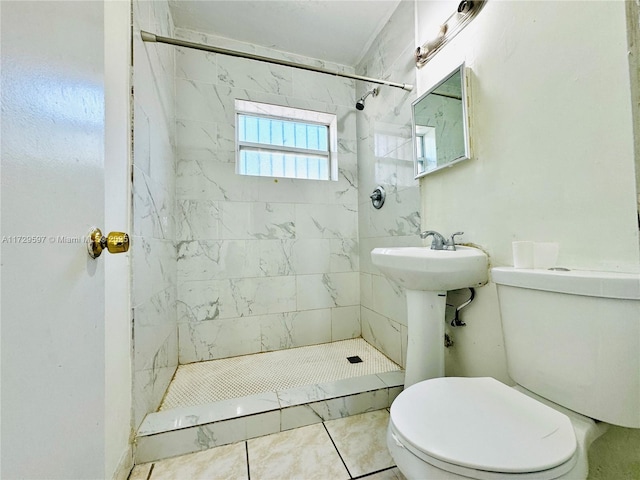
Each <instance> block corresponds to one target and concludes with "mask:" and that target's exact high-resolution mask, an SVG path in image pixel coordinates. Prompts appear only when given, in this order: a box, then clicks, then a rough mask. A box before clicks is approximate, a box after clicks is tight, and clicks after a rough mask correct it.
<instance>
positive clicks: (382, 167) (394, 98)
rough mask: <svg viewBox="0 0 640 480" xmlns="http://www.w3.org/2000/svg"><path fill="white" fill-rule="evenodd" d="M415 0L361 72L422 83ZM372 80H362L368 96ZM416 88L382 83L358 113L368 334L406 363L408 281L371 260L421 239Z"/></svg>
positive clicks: (403, 6) (401, 10)
mask: <svg viewBox="0 0 640 480" xmlns="http://www.w3.org/2000/svg"><path fill="white" fill-rule="evenodd" d="M414 42H415V39H414V6H413V2H400V4H399V6H398V8H397V9H396V11H395V13H394V14H393V16H392V17H391V18H390V20H389V22H388V23H387V25H386V26H385V27H384V28H383V30H382V31H381V33H380V35H378V37H377V38H376V40H375V41H374V43H373V44H372V46H371V48H370V49H369V51H368V52H367V54H366V55H365V57H364V58H363V60H362V61H361V62H360V64H359V65H358V66H357V67H356V73H358V74H360V75H366V76H370V77H377V78H388V79H390V80H393V81H396V82H403V83H410V84H415V81H416V74H415V64H414V63H413V52H414V50H415V45H414ZM371 87H372V86H371V85H365V84H360V85H358V90H357V94H358V96H361V95H362V94H364V93H365V91H366V89H368V88H371ZM415 98H416V94H415V91H414V92H406V91H404V90H400V89H396V88H391V87H381V89H380V94H379V95H378V96H377V97H375V98H372V97H369V99H367V102H366V108H365V109H364V110H363V111H362V112H360V113H359V115H360V116H359V117H358V126H357V127H358V152H359V164H358V184H359V187H360V193H359V198H358V201H359V204H358V221H359V230H360V289H361V292H360V303H361V323H362V336H363V337H364V339H365V340H367V341H368V342H369V343H370V344H372V345H374V346H375V347H376V348H378V349H379V350H381V351H382V352H384V353H385V354H386V355H387V356H388V357H389V358H391V359H392V360H394V361H395V362H397V363H399V364H401V365H403V366H404V361H405V356H406V353H405V352H406V340H407V308H406V300H405V293H404V290H403V288H402V287H401V286H400V285H398V284H396V283H395V282H392V281H390V280H388V279H387V278H386V277H384V276H383V275H382V274H381V273H380V272H379V271H378V270H377V269H376V268H375V267H374V266H373V265H372V264H371V257H370V252H371V250H372V249H373V248H375V247H385V246H419V245H421V244H422V242H421V240H420V238H419V233H420V221H421V220H420V187H419V183H418V181H417V180H415V179H414V173H413V156H412V144H411V102H413V101H414V100H415ZM378 185H381V186H382V187H384V189H385V190H386V192H387V198H386V202H385V204H384V206H383V207H382V209H380V210H376V209H374V208H373V206H372V205H371V201H370V199H369V195H370V194H371V192H372V191H373V189H374V188H375V187H376V186H378Z"/></svg>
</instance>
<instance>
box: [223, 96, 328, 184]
mask: <svg viewBox="0 0 640 480" xmlns="http://www.w3.org/2000/svg"><path fill="white" fill-rule="evenodd" d="M261 106H262V108H263V109H264V110H263V111H264V112H265V116H261V114H250V113H240V112H238V114H237V126H236V127H237V142H238V143H237V152H238V153H237V163H238V165H237V171H238V173H239V174H242V175H257V176H275V177H285V178H307V179H313V180H329V179H331V172H332V171H333V170H334V169H335V167H334V168H332V167H331V162H332V161H333V160H332V158H335V157H334V156H335V153H333V154H332V153H331V152H330V151H329V144H330V138H329V136H330V135H334V134H335V116H332V115H328V114H324V113H320V112H306V111H304V110H296V109H291V108H288V107H277V106H272V107H273V108H274V110H273V111H272V112H270V111H269V108H268V107H270V105H265V104H261ZM265 107H267V108H265ZM278 108H280V109H282V108H286V109H288V110H290V111H292V114H291V115H292V116H295V118H296V120H293V119H288V118H283V117H280V116H279V115H282V113H281V112H282V110H277V109H278ZM307 113H308V115H306V114H307ZM271 114H273V115H274V116H268V115H271ZM305 117H308V118H309V119H310V120H311V121H306V120H304V118H305ZM318 119H322V120H320V121H326V122H327V123H326V124H320V123H316V122H317V121H318ZM330 126H331V127H330ZM314 152H318V154H317V155H316V154H315V153H314Z"/></svg>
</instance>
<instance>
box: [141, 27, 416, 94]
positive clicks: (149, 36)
mask: <svg viewBox="0 0 640 480" xmlns="http://www.w3.org/2000/svg"><path fill="white" fill-rule="evenodd" d="M140 36H141V37H142V41H144V42H157V43H166V44H168V45H175V46H177V47H186V48H194V49H196V50H204V51H205V52H213V53H220V54H222V55H231V56H232V57H240V58H248V59H249V60H257V61H259V62H267V63H275V64H276V65H284V66H285V67H293V68H299V69H301V70H309V71H312V72H318V73H324V74H327V75H334V76H336V77H344V78H350V79H353V80H362V81H364V82H371V83H377V84H379V85H388V86H390V87H396V88H401V89H402V90H407V91H408V92H410V91H411V90H413V85H410V84H407V83H395V82H389V81H387V80H379V79H377V78H369V77H363V76H361V75H353V74H350V73H341V72H334V71H331V70H326V69H324V68H320V67H313V66H311V65H303V64H301V63H295V62H289V61H287V60H278V59H277V58H270V57H263V56H260V55H254V54H252V53H245V52H239V51H237V50H228V49H226V48H219V47H212V46H209V45H203V44H201V43H193V42H187V41H185V40H178V39H176V38H170V37H163V36H160V35H156V34H154V33H149V32H144V31H140Z"/></svg>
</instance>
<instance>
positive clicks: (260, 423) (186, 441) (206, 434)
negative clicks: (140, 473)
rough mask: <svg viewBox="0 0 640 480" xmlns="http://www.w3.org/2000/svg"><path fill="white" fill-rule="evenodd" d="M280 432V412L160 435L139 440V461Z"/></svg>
mask: <svg viewBox="0 0 640 480" xmlns="http://www.w3.org/2000/svg"><path fill="white" fill-rule="evenodd" d="M279 430H280V412H277V411H273V412H266V413H259V414H256V415H249V416H246V417H238V418H234V419H231V420H225V421H222V422H215V423H210V424H207V425H200V426H195V427H189V428H182V429H180V430H173V431H171V432H166V433H161V434H157V435H148V436H145V437H138V440H137V442H138V447H137V449H136V453H135V455H136V462H138V463H143V462H152V461H155V460H158V459H160V458H168V457H173V456H176V455H182V454H186V453H193V452H197V451H200V450H207V449H209V448H213V447H219V446H221V445H228V444H231V443H236V442H240V441H242V440H246V439H247V438H255V437H261V436H263V435H269V434H271V433H275V432H278V431H279Z"/></svg>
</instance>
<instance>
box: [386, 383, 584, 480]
mask: <svg viewBox="0 0 640 480" xmlns="http://www.w3.org/2000/svg"><path fill="white" fill-rule="evenodd" d="M390 433H391V434H392V437H393V439H394V441H395V442H396V443H397V444H398V445H399V446H402V447H404V448H406V449H408V450H409V451H411V452H412V453H413V454H414V455H416V456H418V457H419V458H421V459H422V460H423V461H425V462H428V463H430V464H432V465H435V466H437V467H439V468H442V469H445V470H448V471H451V472H453V473H458V474H462V475H464V474H467V475H469V476H473V477H475V478H500V477H502V476H503V475H506V476H508V477H510V476H512V475H513V474H517V476H518V477H519V478H526V477H529V476H530V475H527V474H533V475H531V476H534V477H535V478H536V479H543V478H548V479H552V478H557V477H559V476H561V475H562V474H563V473H566V472H568V471H570V470H571V469H572V468H573V466H574V465H575V462H576V457H577V452H576V449H577V442H576V437H575V433H574V430H573V426H572V424H571V421H570V420H569V418H568V417H567V416H566V415H564V414H563V413H560V412H558V411H556V410H554V409H553V408H551V407H549V406H547V405H544V404H542V403H540V402H538V401H536V400H534V399H532V398H530V397H528V396H527V395H525V394H523V393H521V392H518V391H516V390H515V389H513V388H511V387H508V386H507V385H504V384H503V383H501V382H498V381H497V380H495V379H493V378H455V377H445V378H435V379H431V380H427V381H424V382H419V383H417V384H415V385H412V386H411V387H409V388H407V389H406V390H405V391H403V392H402V393H401V394H400V395H399V396H398V397H397V398H396V400H395V401H394V402H393V404H392V406H391V419H390Z"/></svg>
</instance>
